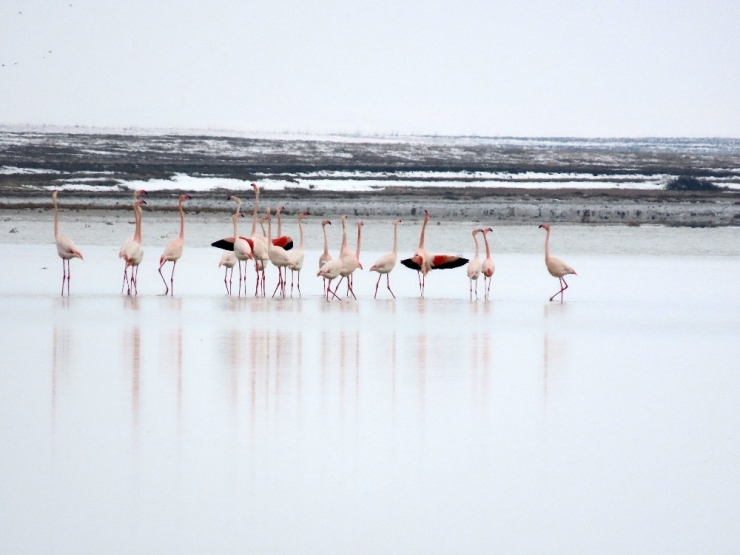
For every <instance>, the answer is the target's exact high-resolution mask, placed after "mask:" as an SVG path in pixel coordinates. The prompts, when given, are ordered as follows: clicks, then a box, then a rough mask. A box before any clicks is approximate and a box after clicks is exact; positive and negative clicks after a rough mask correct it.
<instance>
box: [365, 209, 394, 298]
mask: <svg viewBox="0 0 740 555" xmlns="http://www.w3.org/2000/svg"><path fill="white" fill-rule="evenodd" d="M400 223H401V220H400V219H398V220H396V221H395V222H393V251H392V252H389V253H388V254H384V255H383V256H381V257H380V258H378V260H377V261H376V262H375V264H373V265H372V266H370V271H371V272H378V281H377V282H376V283H375V295H374V296H373V299H377V298H378V286H379V285H380V278H382V277H383V274H385V282H386V285H387V286H388V291H390V292H391V295H393V298H394V299H395V298H396V296H395V295H394V294H393V291H392V290H391V278H390V273H391V271H392V270H393V268H394V267H395V266H396V260H397V259H398V224H400Z"/></svg>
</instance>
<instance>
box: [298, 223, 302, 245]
mask: <svg viewBox="0 0 740 555" xmlns="http://www.w3.org/2000/svg"><path fill="white" fill-rule="evenodd" d="M298 233H300V236H301V238H300V240H299V241H298V248H299V249H300V250H303V218H298Z"/></svg>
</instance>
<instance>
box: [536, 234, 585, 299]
mask: <svg viewBox="0 0 740 555" xmlns="http://www.w3.org/2000/svg"><path fill="white" fill-rule="evenodd" d="M540 227H541V228H542V229H544V230H545V231H547V237H546V238H545V265H546V266H547V271H548V272H550V275H551V276H553V277H556V278H558V279H559V280H560V291H558V292H557V293H555V294H554V295H553V296H552V297H550V300H551V301H552V300H553V299H554V298H555V297H557V296H558V295H560V302H561V303H562V302H563V292H564V291H565V290H566V289H568V284H567V283H566V282H565V279H563V276H567V275H568V274H573V275H574V276H575V275H578V274H576V271H575V270H574V269H573V268H571V267H570V266H568V265H567V264H566V263H565V261H563V260H561V259H560V258H557V257H556V256H550V226H549V225H547V224H541V225H540Z"/></svg>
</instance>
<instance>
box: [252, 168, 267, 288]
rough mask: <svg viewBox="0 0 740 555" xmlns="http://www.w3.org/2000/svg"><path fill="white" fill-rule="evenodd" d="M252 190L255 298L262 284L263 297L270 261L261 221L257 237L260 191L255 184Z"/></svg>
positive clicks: (265, 235)
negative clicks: (268, 262) (266, 272)
mask: <svg viewBox="0 0 740 555" xmlns="http://www.w3.org/2000/svg"><path fill="white" fill-rule="evenodd" d="M252 188H253V189H254V195H255V196H254V210H253V212H252V235H251V247H252V257H253V258H254V270H255V272H256V273H257V283H256V284H255V287H254V296H255V297H256V296H257V295H258V293H259V290H260V284H262V296H263V297H264V295H265V265H266V264H267V261H268V260H269V259H270V258H269V256H268V254H267V234H266V233H265V229H264V226H263V225H262V220H260V227H262V235H257V220H258V219H259V217H258V212H259V202H260V189H259V187H258V186H257V184H256V183H252Z"/></svg>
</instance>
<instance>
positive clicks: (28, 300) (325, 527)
mask: <svg viewBox="0 0 740 555" xmlns="http://www.w3.org/2000/svg"><path fill="white" fill-rule="evenodd" d="M146 217H147V215H145V218H146ZM152 220H156V222H155V221H151V222H150V224H149V227H147V223H146V221H145V224H144V225H145V228H144V233H145V249H146V255H145V259H144V260H145V262H144V265H142V269H141V273H140V278H141V286H140V293H141V294H140V295H139V297H138V298H129V297H125V296H124V297H121V296H120V295H118V290H119V286H120V275H121V264H119V263H120V260H118V259H117V258H116V254H117V250H118V245H119V242H120V241H121V240H122V239H123V237H124V236H125V234H126V232H127V230H126V228H125V225H117V226H106V225H105V223H104V222H103V221H102V220H101V222H100V223H99V226H98V224H88V225H91V227H90V228H85V227H84V225H85V224H84V223H83V222H80V223H79V224H77V225H78V226H79V227H77V228H75V229H73V230H71V231H75V232H77V231H84V230H87V233H88V234H89V235H82V237H81V238H80V239H77V237H76V236H75V239H76V240H77V242H78V245H79V246H80V248H81V249H82V250H83V252H84V253H85V256H86V260H85V262H80V261H78V260H74V261H72V272H73V282H72V297H71V298H65V299H62V298H60V297H59V296H58V287H59V285H60V277H61V276H60V274H61V272H60V268H59V266H61V264H60V262H59V259H58V258H57V257H56V253H55V250H54V246H53V244H52V243H51V241H50V237H49V236H50V230H49V227H48V220H47V221H46V223H45V224H44V225H45V227H44V225H42V223H41V222H39V223H38V229H35V228H34V230H31V232H30V233H28V234H27V235H26V232H25V231H24V232H23V233H18V234H12V235H9V237H10V236H12V237H14V238H15V237H17V238H18V241H16V242H15V243H14V244H8V243H5V244H1V245H0V255H2V258H3V260H4V268H5V269H6V270H5V271H4V272H3V273H2V275H0V311H1V312H2V314H3V320H2V322H3V333H2V335H0V338H1V339H0V341H2V343H1V344H2V352H3V357H2V363H0V445H2V447H3V453H4V456H3V457H2V458H0V472H2V475H3V476H4V480H2V481H0V498H2V499H3V500H4V501H3V502H2V503H0V520H1V521H2V522H3V523H4V526H3V529H4V532H3V534H2V535H0V551H3V552H8V553H17V552H49V551H53V552H55V553H100V552H106V553H130V552H160V553H199V552H201V553H202V552H211V551H214V550H216V551H218V552H222V553H242V552H260V553H284V552H329V553H346V552H390V553H409V552H424V553H450V552H461V551H464V552H475V553H481V552H492V551H497V550H498V551H505V552H507V553H532V552H547V553H562V554H570V553H578V552H588V553H593V552H598V553H607V554H609V553H614V554H619V553H625V552H640V553H655V554H660V553H697V552H712V553H720V554H724V553H727V554H731V553H736V552H737V551H738V550H739V549H740V533H739V532H738V529H737V527H736V526H735V522H737V520H738V518H739V517H740V502H738V499H740V481H738V473H737V464H736V463H737V460H738V457H739V456H740V440H738V438H737V434H736V433H735V431H736V430H737V428H738V425H740V412H738V408H737V399H738V396H740V377H739V376H738V373H737V372H736V367H737V338H738V337H740V290H739V289H738V288H737V276H738V275H740V252H738V249H739V247H738V245H739V244H740V241H738V237H737V229H736V228H715V229H698V230H697V229H686V228H668V227H639V228H627V227H602V226H599V227H593V226H558V227H555V228H553V237H552V241H553V245H552V246H553V249H554V252H555V253H556V254H558V255H561V256H563V257H564V258H566V260H568V262H569V263H570V264H572V265H573V266H574V267H575V268H576V269H577V270H578V272H579V275H578V276H572V277H571V278H570V279H569V280H568V282H569V284H570V288H569V290H568V291H567V293H566V302H565V303H564V304H560V303H549V302H548V301H547V297H548V296H549V295H551V294H552V293H554V291H555V288H556V281H557V280H555V279H553V278H552V277H550V276H549V275H548V274H547V273H546V271H545V268H544V262H543V260H542V258H543V257H542V252H541V249H542V244H543V241H544V234H543V233H542V230H538V229H537V228H536V227H534V226H526V227H524V226H506V227H503V228H497V229H496V235H495V237H494V251H493V254H494V258H495V260H496V264H497V270H496V274H495V277H494V284H493V287H492V300H491V301H489V302H484V301H483V300H479V301H478V302H470V301H469V300H468V284H467V279H466V277H465V273H464V269H459V270H456V271H449V272H440V273H436V274H435V273H433V274H432V275H430V277H429V279H428V281H427V299H425V300H423V301H422V300H419V299H418V298H417V297H418V287H417V283H416V274H415V272H411V271H409V270H407V269H405V268H398V269H397V270H395V271H394V272H393V274H392V283H393V286H394V291H395V292H396V294H397V296H398V297H399V298H398V300H396V301H393V300H392V299H389V298H388V295H387V291H383V290H382V289H381V293H380V296H381V297H382V299H381V300H378V301H373V299H372V291H373V287H374V281H375V280H374V275H371V274H369V273H368V272H363V273H361V274H358V275H357V277H356V290H357V291H358V296H359V297H360V298H359V300H358V301H342V302H332V303H327V302H326V301H324V300H323V299H322V298H321V296H320V293H321V289H320V288H321V284H320V282H319V281H318V280H317V279H316V278H315V276H313V275H312V272H311V271H310V270H311V269H312V268H314V267H315V264H316V262H315V261H316V259H317V257H318V253H319V251H318V249H320V239H319V237H320V235H319V234H318V231H317V230H318V229H320V226H318V225H317V223H316V222H311V225H309V226H307V229H308V230H310V231H309V233H310V240H309V242H308V245H309V246H308V249H309V252H307V255H306V271H304V276H303V280H302V282H303V293H304V295H303V298H301V299H297V298H293V299H290V298H289V299H285V300H271V299H254V298H252V297H251V296H250V297H248V298H242V299H239V298H227V297H226V296H225V295H224V293H223V282H222V279H223V274H222V273H221V272H220V271H219V270H218V269H217V268H216V267H215V266H216V263H217V261H218V258H219V256H218V255H219V253H218V252H217V251H215V249H211V248H208V247H206V246H203V242H205V241H206V240H207V239H208V238H210V237H211V236H212V234H213V228H212V226H211V225H207V226H206V225H203V226H196V225H194V226H193V229H192V230H191V233H190V234H189V235H188V236H187V237H188V240H189V241H190V243H189V245H188V246H186V251H185V254H184V255H183V259H182V260H181V262H180V263H179V264H178V274H177V278H176V279H178V281H177V283H176V287H177V296H176V297H175V298H165V297H159V296H158V293H160V292H161V291H162V290H163V286H162V284H161V281H160V278H159V276H158V275H157V274H156V264H155V259H156V258H157V257H158V254H159V251H160V249H161V247H162V246H163V245H164V243H165V242H166V238H167V237H169V236H170V234H172V233H173V232H176V229H173V227H174V228H176V224H175V225H174V226H173V225H172V224H173V222H175V220H174V219H169V220H168V219H166V218H165V219H160V218H155V219H152ZM382 224H384V225H382ZM64 225H67V226H71V222H69V221H65V222H64ZM111 227H112V228H113V229H114V230H115V232H116V233H115V234H114V233H111V234H110V236H109V235H108V234H106V233H105V232H106V230H107V229H108V228H111ZM225 227H228V226H225ZM467 227H468V226H467V224H457V223H454V222H447V223H442V224H441V225H440V226H432V227H430V229H429V234H428V241H429V242H430V244H432V245H434V246H435V247H438V248H439V249H443V248H447V247H449V246H453V245H455V244H457V242H458V238H459V237H464V238H466V240H467V241H469V242H470V245H468V246H463V247H462V248H463V249H464V251H463V252H465V253H466V254H470V250H471V248H472V240H470V239H469V235H468V232H467ZM365 230H366V236H367V249H366V254H365V255H363V256H362V260H363V261H364V263H365V264H366V265H367V266H369V265H370V264H371V263H372V261H373V260H374V259H375V258H376V257H377V256H378V255H379V254H381V253H382V252H386V251H387V250H389V247H390V242H391V232H390V228H389V226H388V223H387V222H382V221H377V220H373V221H371V222H370V223H368V225H366V227H365ZM418 230H419V227H418V222H415V223H413V224H412V223H409V224H408V227H402V228H401V230H400V231H401V234H400V235H401V237H400V239H401V246H400V250H401V252H402V253H403V252H404V251H408V250H409V249H411V250H413V248H414V247H415V242H416V241H417V240H418ZM36 232H38V233H43V234H44V235H45V236H47V237H49V240H48V241H46V240H45V241H44V244H39V243H38V242H36V243H33V242H30V241H26V240H20V239H21V238H22V237H27V236H28V237H30V236H32V235H33V234H34V233H36ZM331 232H332V236H331V237H332V251H335V250H336V248H337V246H338V239H339V234H338V230H336V229H332V230H331ZM291 234H294V231H292V230H291ZM70 235H72V233H70ZM157 235H164V236H166V237H162V238H156V236H157ZM83 238H84V240H83ZM155 238H156V240H155ZM317 239H318V241H319V243H317ZM149 241H150V242H149ZM206 244H207V243H206ZM274 272H275V270H274V268H272V269H271V272H270V274H269V275H270V277H269V279H270V282H271V283H274V279H275V278H274ZM249 279H250V285H253V277H252V276H251V275H250V278H249Z"/></svg>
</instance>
